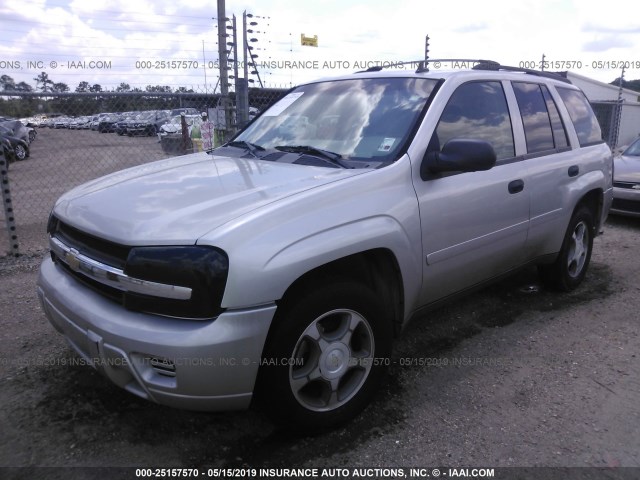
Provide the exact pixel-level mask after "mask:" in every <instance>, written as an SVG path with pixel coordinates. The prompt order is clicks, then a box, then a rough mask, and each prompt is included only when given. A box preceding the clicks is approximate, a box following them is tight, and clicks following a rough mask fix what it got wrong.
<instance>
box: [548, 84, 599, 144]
mask: <svg viewBox="0 0 640 480" xmlns="http://www.w3.org/2000/svg"><path fill="white" fill-rule="evenodd" d="M557 89H558V93H559V94H560V97H561V98H562V101H563V102H564V105H565V107H567V110H568V111H569V116H570V117H571V121H572V122H573V126H574V127H575V128H576V133H577V134H578V142H580V146H581V147H584V146H586V145H590V144H594V143H600V142H601V141H602V132H601V131H600V125H598V120H597V119H596V116H595V114H594V113H593V110H592V109H591V105H589V101H588V100H587V97H585V95H584V93H582V92H581V91H579V90H570V89H568V88H562V87H557Z"/></svg>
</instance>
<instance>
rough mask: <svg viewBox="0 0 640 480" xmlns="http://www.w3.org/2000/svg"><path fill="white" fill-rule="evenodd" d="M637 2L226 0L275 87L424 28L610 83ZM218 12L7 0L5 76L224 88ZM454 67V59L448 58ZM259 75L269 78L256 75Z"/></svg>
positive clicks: (77, 0)
mask: <svg viewBox="0 0 640 480" xmlns="http://www.w3.org/2000/svg"><path fill="white" fill-rule="evenodd" d="M628 5H630V4H629V3H627V2H626V0H625V1H622V0H608V1H606V2H602V1H599V2H595V1H591V0H588V1H578V0H575V1H574V0H519V1H516V2H513V1H509V2H506V1H491V0H484V1H482V2H481V1H466V0H465V1H437V2H432V1H428V0H407V1H397V2H393V1H382V0H369V1H363V0H335V1H334V0H316V1H314V2H309V1H294V0H244V1H241V0H227V1H226V16H227V17H229V18H232V16H233V15H235V16H236V20H237V26H238V29H237V31H238V35H239V37H240V38H241V37H242V17H243V12H247V13H250V14H252V15H254V17H253V18H250V19H249V21H251V22H255V23H256V25H250V26H249V28H251V29H252V30H253V33H250V34H248V35H249V38H253V39H255V40H254V41H252V42H250V45H251V46H253V47H254V49H253V52H254V53H255V54H257V55H258V58H257V59H256V61H257V63H258V68H257V71H258V74H259V76H260V79H261V80H262V82H263V84H264V86H266V87H277V88H283V87H290V86H294V85H296V84H299V83H303V82H305V81H309V80H312V79H315V78H319V77H327V76H335V75H342V74H348V73H351V72H354V71H357V70H361V69H363V67H364V68H366V67H368V66H372V65H377V64H380V63H385V62H386V64H387V65H388V64H389V63H393V62H399V61H413V60H420V59H422V58H424V54H425V37H426V35H429V56H430V58H433V59H435V58H482V59H491V60H495V61H498V62H500V63H502V64H504V65H513V66H526V67H533V68H538V69H539V68H540V63H541V61H542V57H543V55H545V59H546V60H547V61H548V62H550V63H549V64H548V65H547V68H546V69H547V70H571V71H573V72H575V73H577V74H580V75H583V76H586V77H590V78H594V79H596V80H600V81H604V82H611V81H612V80H614V79H615V78H618V77H619V76H620V73H621V66H622V62H627V67H629V68H628V69H627V71H626V73H625V79H627V80H633V79H638V78H640V17H639V16H638V15H637V11H636V10H635V9H633V8H631V7H629V6H628ZM218 17H219V15H218V12H217V2H216V0H171V1H166V0H90V1H87V0H20V1H7V2H2V3H1V4H0V31H2V38H3V41H2V42H1V44H0V76H1V75H8V76H10V77H12V78H13V79H14V80H15V82H16V83H18V82H22V81H24V82H26V83H28V84H30V85H31V86H33V87H36V82H35V80H34V78H35V77H36V76H38V75H39V74H40V73H41V72H45V73H47V75H48V77H49V79H50V80H52V81H53V82H55V83H65V84H67V85H68V86H69V88H70V89H71V91H74V90H75V89H76V87H77V86H78V84H79V83H80V82H83V81H86V82H88V83H89V84H90V85H93V84H99V85H101V87H102V88H103V90H113V89H115V88H116V87H118V86H119V85H120V84H121V83H126V84H128V85H129V86H130V87H138V88H142V89H143V90H144V89H145V87H146V86H147V85H162V86H165V85H167V86H170V87H171V88H172V89H177V88H178V87H186V88H192V89H194V90H195V91H202V92H205V91H206V92H208V93H211V92H212V91H219V89H220V87H219V85H218V78H219V71H218V68H217V65H218V45H217V41H218V28H217V20H215V19H217V18H218ZM228 25H229V26H231V23H230V22H229V23H228ZM226 32H227V33H229V34H230V33H231V32H232V30H231V29H229V28H227V29H226ZM301 34H304V35H305V36H307V37H313V36H316V35H317V37H318V47H309V46H302V45H301V41H300V36H301ZM226 41H227V42H232V38H227V39H226ZM239 52H242V44H241V41H240V42H239ZM238 56H239V60H242V54H241V53H239V55H238ZM232 57H233V56H232ZM451 67H456V66H455V65H451V64H440V65H439V68H451ZM391 68H393V66H392V67H391ZM250 70H253V69H250ZM231 74H232V75H233V73H231ZM240 76H242V68H240ZM250 79H252V80H254V82H253V83H252V84H251V85H252V86H259V81H258V78H257V76H256V75H255V74H254V75H250ZM231 81H232V82H233V80H231Z"/></svg>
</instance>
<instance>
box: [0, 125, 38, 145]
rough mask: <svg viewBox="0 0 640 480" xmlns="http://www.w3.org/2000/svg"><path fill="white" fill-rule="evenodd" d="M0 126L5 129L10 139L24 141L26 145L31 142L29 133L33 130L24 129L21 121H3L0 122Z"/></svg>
mask: <svg viewBox="0 0 640 480" xmlns="http://www.w3.org/2000/svg"><path fill="white" fill-rule="evenodd" d="M0 126H2V127H3V128H5V129H7V130H8V131H9V134H10V135H11V136H12V137H16V138H19V139H20V140H24V141H25V142H26V143H27V144H29V143H30V142H31V135H30V131H31V130H33V128H29V127H25V125H24V123H22V122H21V121H19V120H5V121H3V122H0ZM34 138H35V136H34Z"/></svg>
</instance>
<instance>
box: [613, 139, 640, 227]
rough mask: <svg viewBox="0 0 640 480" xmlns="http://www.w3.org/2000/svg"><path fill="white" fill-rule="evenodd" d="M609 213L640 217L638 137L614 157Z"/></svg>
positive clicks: (639, 142) (639, 150) (639, 141)
mask: <svg viewBox="0 0 640 480" xmlns="http://www.w3.org/2000/svg"><path fill="white" fill-rule="evenodd" d="M614 166H615V168H614V170H613V172H614V173H613V203H612V204H611V213H614V214H616V215H626V216H629V217H640V138H638V139H636V140H635V141H634V142H633V143H632V144H631V145H629V147H628V148H627V149H626V150H625V151H624V152H622V155H620V156H619V157H615V158H614Z"/></svg>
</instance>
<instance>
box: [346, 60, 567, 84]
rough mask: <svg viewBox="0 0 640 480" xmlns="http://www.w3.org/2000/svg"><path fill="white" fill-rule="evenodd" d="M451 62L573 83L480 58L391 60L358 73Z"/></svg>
mask: <svg viewBox="0 0 640 480" xmlns="http://www.w3.org/2000/svg"><path fill="white" fill-rule="evenodd" d="M451 62H459V63H473V64H474V65H473V67H471V68H472V69H473V70H493V71H499V70H504V71H507V72H522V73H527V74H529V75H535V76H537V77H545V78H553V79H554V80H559V81H561V82H564V83H569V84H570V83H571V80H569V79H568V78H566V77H563V76H562V75H560V74H557V73H553V72H545V71H543V70H532V69H530V68H520V67H511V66H509V65H501V64H500V63H499V62H496V61H495V60H486V59H478V58H429V59H427V60H424V59H422V60H410V61H407V62H389V65H387V66H385V65H376V66H375V67H370V68H367V69H366V70H360V71H358V72H356V73H365V72H379V71H381V70H383V69H384V68H385V67H388V66H392V65H393V66H401V65H418V68H417V69H416V73H423V72H428V71H429V64H430V63H451Z"/></svg>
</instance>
